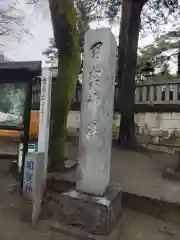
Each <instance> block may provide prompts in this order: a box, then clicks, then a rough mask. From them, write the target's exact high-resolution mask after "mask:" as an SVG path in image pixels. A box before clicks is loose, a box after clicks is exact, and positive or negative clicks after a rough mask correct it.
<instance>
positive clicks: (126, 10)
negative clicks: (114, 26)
mask: <svg viewBox="0 0 180 240" xmlns="http://www.w3.org/2000/svg"><path fill="white" fill-rule="evenodd" d="M130 1H131V0H124V1H123V4H122V17H121V24H120V30H119V44H118V45H119V46H118V68H117V79H116V82H118V85H119V86H121V80H122V74H123V72H124V67H125V60H126V55H127V43H128V29H129V23H130V13H131V12H130V7H129V6H130Z"/></svg>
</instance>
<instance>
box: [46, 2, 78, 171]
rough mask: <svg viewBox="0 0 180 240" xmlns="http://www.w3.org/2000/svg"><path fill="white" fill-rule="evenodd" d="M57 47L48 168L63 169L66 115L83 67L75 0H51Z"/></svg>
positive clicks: (51, 169) (52, 169) (50, 169)
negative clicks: (56, 70)
mask: <svg viewBox="0 0 180 240" xmlns="http://www.w3.org/2000/svg"><path fill="white" fill-rule="evenodd" d="M49 5H50V11H51V18H52V23H53V29H54V36H55V42H56V46H57V48H58V76H57V79H56V82H55V85H54V86H53V94H52V115H51V133H50V150H49V158H50V165H49V171H51V172H53V171H61V170H63V169H64V148H65V141H66V133H67V115H68V111H69V108H70V105H71V101H72V98H73V96H74V92H75V88H76V82H77V78H78V74H79V70H80V52H79V37H78V31H77V28H76V10H75V8H74V4H73V0H49Z"/></svg>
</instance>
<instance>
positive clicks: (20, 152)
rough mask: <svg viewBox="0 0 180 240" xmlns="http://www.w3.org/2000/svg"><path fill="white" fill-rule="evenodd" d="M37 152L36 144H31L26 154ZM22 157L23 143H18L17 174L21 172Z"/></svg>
mask: <svg viewBox="0 0 180 240" xmlns="http://www.w3.org/2000/svg"><path fill="white" fill-rule="evenodd" d="M37 151H38V142H31V143H29V144H28V153H32V152H37ZM22 156H23V143H19V147H18V168H19V172H20V171H21V166H22Z"/></svg>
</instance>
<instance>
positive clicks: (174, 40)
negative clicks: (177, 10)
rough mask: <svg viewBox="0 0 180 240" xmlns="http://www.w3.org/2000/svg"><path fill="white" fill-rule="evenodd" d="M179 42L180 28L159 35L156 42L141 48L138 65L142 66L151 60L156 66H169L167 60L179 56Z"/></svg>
mask: <svg viewBox="0 0 180 240" xmlns="http://www.w3.org/2000/svg"><path fill="white" fill-rule="evenodd" d="M179 42H180V28H177V29H176V30H175V31H169V32H168V33H166V34H163V35H161V36H160V37H157V38H156V40H155V42H154V43H152V44H149V45H148V46H146V47H144V48H142V49H140V51H139V56H138V67H142V66H143V65H144V64H145V63H146V62H151V63H152V64H153V66H154V67H161V68H164V67H167V66H165V65H166V64H167V61H169V60H171V58H172V57H174V56H177V53H178V48H179ZM167 51H168V52H167ZM164 64H165V65H164Z"/></svg>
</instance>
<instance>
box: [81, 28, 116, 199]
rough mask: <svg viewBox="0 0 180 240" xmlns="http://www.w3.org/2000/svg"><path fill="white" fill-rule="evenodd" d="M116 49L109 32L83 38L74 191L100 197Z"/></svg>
mask: <svg viewBox="0 0 180 240" xmlns="http://www.w3.org/2000/svg"><path fill="white" fill-rule="evenodd" d="M116 52H117V45H116V40H115V37H114V36H113V34H112V33H111V32H110V30H109V29H100V30H91V31H89V32H88V33H87V34H86V36H85V48H84V66H83V68H84V69H83V70H84V72H83V82H82V102H81V124H80V141H79V169H78V170H79V173H78V174H79V180H78V181H77V185H76V187H77V190H78V191H80V192H85V193H88V194H93V195H96V196H103V194H104V192H105V191H106V189H107V187H108V184H109V175H110V157H111V142H112V122H113V108H114V86H115V74H116Z"/></svg>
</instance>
